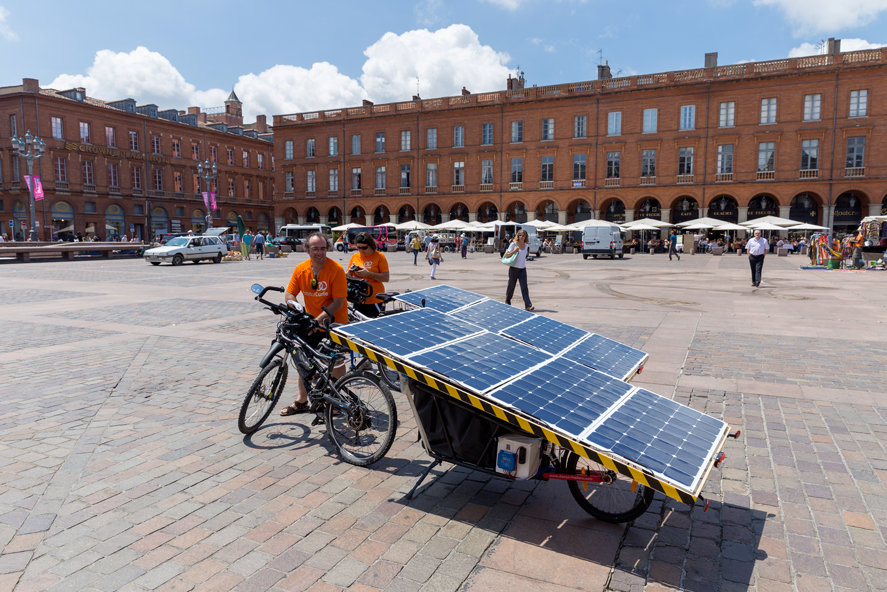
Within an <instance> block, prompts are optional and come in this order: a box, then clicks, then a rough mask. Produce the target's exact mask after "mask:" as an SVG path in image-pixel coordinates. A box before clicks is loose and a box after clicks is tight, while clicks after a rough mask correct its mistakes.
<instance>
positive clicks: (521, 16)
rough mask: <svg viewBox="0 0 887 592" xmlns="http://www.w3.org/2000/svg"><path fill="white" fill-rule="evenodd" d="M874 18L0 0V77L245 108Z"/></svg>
mask: <svg viewBox="0 0 887 592" xmlns="http://www.w3.org/2000/svg"><path fill="white" fill-rule="evenodd" d="M885 21H887V0H857V2H856V3H853V4H851V3H838V2H835V1H834V0H701V1H688V0H683V1H678V2H647V1H644V2H634V3H614V2H603V1H600V0H584V1H583V0H560V1H558V0H454V1H449V2H448V1H445V0H421V1H414V2H384V1H375V2H366V1H363V2H354V1H350V0H347V1H339V2H335V3H333V2H263V1H254V2H248V3H244V2H228V1H226V0H217V1H215V2H206V1H204V0H185V2H181V1H179V2H169V1H166V0H155V1H154V2H151V3H138V4H137V3H121V2H105V1H101V2H99V1H92V2H82V3H62V2H57V1H55V2H47V1H41V0H37V1H32V2H23V1H17V2H14V3H9V0H0V55H3V56H4V58H5V59H4V60H3V69H2V73H0V85H12V84H20V83H21V79H22V78H23V77H32V78H38V79H39V80H40V82H41V85H43V86H49V85H52V86H54V87H58V88H61V87H62V86H64V87H65V88H70V87H72V86H85V87H86V88H87V92H88V93H89V94H90V95H91V96H96V97H98V98H102V99H105V100H112V99H119V98H124V97H125V96H129V97H133V98H135V99H136V100H138V101H139V102H140V103H142V102H155V103H157V104H158V105H160V106H161V107H162V108H179V109H184V108H185V107H187V106H189V105H200V106H203V107H206V106H213V105H218V104H221V102H222V101H223V100H224V97H225V96H227V93H228V92H230V90H231V88H232V87H233V88H235V90H236V91H237V93H238V95H239V96H240V98H241V99H242V100H243V101H244V109H245V112H246V114H247V118H248V120H249V119H250V118H251V117H252V116H254V115H255V114H256V113H266V114H269V115H271V114H280V113H291V112H296V111H304V110H313V109H320V108H331V107H342V106H350V105H354V104H359V102H360V99H362V98H369V99H371V100H374V101H376V102H387V101H398V100H405V99H409V98H410V95H412V94H413V93H414V92H415V89H416V81H415V77H416V76H417V75H418V76H419V78H420V87H419V88H420V92H421V94H422V96H423V97H424V98H428V97H431V96H445V95H451V94H457V93H458V91H459V89H461V87H462V86H467V87H468V88H469V90H471V91H473V92H482V91H489V90H497V89H501V88H504V85H505V78H506V76H507V75H508V72H509V71H513V70H514V69H516V68H517V66H520V69H521V70H523V71H524V72H525V73H526V77H527V80H528V82H529V83H530V84H538V85H546V84H554V83H559V82H570V81H580V80H590V79H593V78H595V77H596V65H597V62H598V59H599V56H601V55H602V56H603V58H604V59H606V60H608V61H609V63H610V65H611V67H612V69H613V73H614V75H615V74H616V73H617V72H621V75H630V74H637V73H652V72H665V71H669V70H679V69H684V68H694V67H700V66H702V64H703V56H704V54H705V53H706V52H710V51H717V52H719V63H721V64H731V63H738V62H741V61H746V60H758V61H761V60H771V59H779V58H783V57H787V56H789V55H799V54H810V53H815V52H816V50H815V49H814V47H813V46H814V45H815V44H816V42H817V41H819V40H821V39H824V38H827V37H838V38H843V39H845V42H844V44H845V45H844V49H845V50H847V49H848V48H849V49H860V48H864V47H869V46H879V45H881V44H883V43H887V27H885ZM35 25H36V27H35ZM31 30H34V31H35V34H32V33H31V32H30V31H31ZM53 31H64V32H65V34H64V35H62V36H60V37H54V38H53V37H50V35H51V34H52V32H53ZM72 31H77V32H79V33H78V34H72V33H71V32H72ZM599 51H601V52H602V53H601V54H599V53H598V52H599ZM10 57H12V58H13V59H9V58H10Z"/></svg>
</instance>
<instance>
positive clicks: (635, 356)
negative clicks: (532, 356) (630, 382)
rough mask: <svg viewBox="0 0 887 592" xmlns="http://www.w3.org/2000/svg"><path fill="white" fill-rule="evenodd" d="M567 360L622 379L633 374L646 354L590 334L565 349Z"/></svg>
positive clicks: (564, 354)
mask: <svg viewBox="0 0 887 592" xmlns="http://www.w3.org/2000/svg"><path fill="white" fill-rule="evenodd" d="M562 355H563V357H565V358H566V359H568V360H572V361H574V362H579V363H580V364H585V365H586V366H588V367H589V368H594V369H595V370H599V371H600V372H605V373H607V374H610V375H612V376H616V377H618V378H622V379H623V380H625V379H627V378H629V377H631V376H632V375H634V373H635V371H637V369H638V367H639V366H640V365H641V363H642V362H643V361H644V360H645V359H646V358H647V354H646V353H644V352H642V351H641V350H639V349H634V348H633V347H629V346H627V345H625V344H623V343H619V342H618V341H613V340H612V339H607V338H606V337H602V336H600V335H597V334H592V335H591V336H590V337H589V338H588V339H585V340H583V341H581V342H579V343H577V344H575V345H573V346H572V347H570V349H568V350H567V351H565V352H564V353H563V354H562Z"/></svg>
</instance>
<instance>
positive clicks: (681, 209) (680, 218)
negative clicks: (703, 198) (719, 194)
mask: <svg viewBox="0 0 887 592" xmlns="http://www.w3.org/2000/svg"><path fill="white" fill-rule="evenodd" d="M698 217H699V202H697V201H696V200H695V199H693V198H689V197H685V198H684V199H682V200H681V201H679V202H678V204H677V207H676V208H675V209H674V210H672V221H673V222H675V223H678V222H686V221H687V220H695V219H696V218H698Z"/></svg>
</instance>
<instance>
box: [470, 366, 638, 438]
mask: <svg viewBox="0 0 887 592" xmlns="http://www.w3.org/2000/svg"><path fill="white" fill-rule="evenodd" d="M633 388H634V387H632V386H631V385H629V384H627V383H624V382H622V381H621V380H618V379H615V378H613V377H612V376H607V375H606V374H602V373H601V372H595V371H593V370H589V369H588V368H586V367H585V366H582V365H581V364H577V363H575V362H570V361H568V360H564V359H553V360H551V361H550V362H548V363H547V364H545V365H544V366H541V367H540V368H536V369H535V370H533V371H532V372H530V373H529V374H525V375H524V376H522V377H520V378H518V379H517V380H515V381H514V382H510V383H508V384H506V385H504V386H502V387H500V388H498V389H496V390H494V391H492V392H490V393H488V394H487V396H488V397H489V398H491V399H496V400H498V401H500V402H501V403H504V404H505V405H507V406H509V407H512V408H514V409H517V410H519V411H523V412H524V413H526V414H528V415H531V416H533V417H535V418H537V419H541V420H542V421H544V422H545V423H547V424H548V425H549V426H552V427H556V428H559V429H560V430H562V431H563V432H564V433H566V434H569V435H570V436H571V437H573V438H578V437H579V435H580V434H582V432H584V431H585V430H586V429H587V428H588V427H589V426H590V425H592V424H593V423H594V422H595V420H597V419H598V418H599V417H601V416H602V415H603V414H604V413H605V412H606V411H607V410H608V409H609V408H610V407H612V406H613V405H614V404H616V402H617V401H619V399H621V398H622V397H624V396H625V395H627V394H628V393H629V392H630V391H631V390H632V389H633Z"/></svg>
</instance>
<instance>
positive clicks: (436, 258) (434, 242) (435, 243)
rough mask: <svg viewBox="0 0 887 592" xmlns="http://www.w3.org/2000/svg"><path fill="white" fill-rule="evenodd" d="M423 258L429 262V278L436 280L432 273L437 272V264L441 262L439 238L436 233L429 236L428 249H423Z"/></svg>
mask: <svg viewBox="0 0 887 592" xmlns="http://www.w3.org/2000/svg"><path fill="white" fill-rule="evenodd" d="M425 260H426V261H428V263H430V264H431V279H433V280H436V279H437V278H436V277H434V274H435V273H436V272H437V266H438V265H440V264H441V263H443V256H442V255H441V252H440V239H439V238H437V235H434V236H433V237H431V239H430V240H429V241H428V250H427V251H425Z"/></svg>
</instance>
